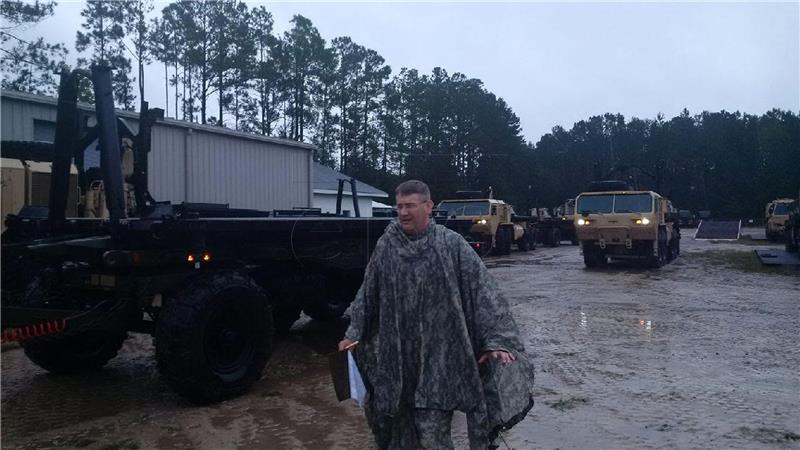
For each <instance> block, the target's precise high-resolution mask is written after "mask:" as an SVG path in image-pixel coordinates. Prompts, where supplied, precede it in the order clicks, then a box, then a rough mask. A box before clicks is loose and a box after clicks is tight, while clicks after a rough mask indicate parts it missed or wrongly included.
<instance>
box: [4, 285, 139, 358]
mask: <svg viewBox="0 0 800 450" xmlns="http://www.w3.org/2000/svg"><path fill="white" fill-rule="evenodd" d="M47 295H48V293H47V290H46V288H45V287H44V283H43V282H42V280H41V279H40V278H36V279H34V281H33V282H31V284H30V285H29V286H28V288H27V289H26V292H25V298H24V302H25V304H26V305H28V306H36V305H37V304H40V303H41V302H43V301H44V299H45V298H46V297H47ZM67 331H69V330H67ZM127 338H128V333H127V331H126V330H124V329H120V330H107V329H95V330H86V331H82V332H79V333H78V334H67V335H65V336H59V335H55V336H50V337H43V338H34V339H33V340H30V341H22V342H21V343H20V345H21V346H22V348H23V350H24V351H25V356H27V357H28V359H30V360H31V361H32V362H33V363H34V364H36V365H37V366H39V367H41V368H42V369H44V370H46V371H48V372H51V373H77V372H86V371H92V370H98V369H100V368H101V367H103V366H105V365H106V363H107V362H108V361H109V360H110V359H111V358H113V357H115V356H117V353H118V352H119V349H120V348H122V343H123V342H125V339H127Z"/></svg>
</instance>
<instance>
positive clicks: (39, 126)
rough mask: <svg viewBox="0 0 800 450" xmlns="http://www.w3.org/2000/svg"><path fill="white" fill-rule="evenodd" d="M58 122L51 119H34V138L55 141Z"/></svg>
mask: <svg viewBox="0 0 800 450" xmlns="http://www.w3.org/2000/svg"><path fill="white" fill-rule="evenodd" d="M55 138H56V123H55V122H51V121H49V120H39V119H33V140H34V141H39V142H55Z"/></svg>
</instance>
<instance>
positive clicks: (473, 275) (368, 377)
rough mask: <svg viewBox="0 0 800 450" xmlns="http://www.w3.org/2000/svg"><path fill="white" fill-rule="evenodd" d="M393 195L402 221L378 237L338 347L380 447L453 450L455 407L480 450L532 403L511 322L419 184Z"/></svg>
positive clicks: (482, 271) (474, 259)
mask: <svg viewBox="0 0 800 450" xmlns="http://www.w3.org/2000/svg"><path fill="white" fill-rule="evenodd" d="M396 195H397V212H398V220H396V221H394V222H392V223H391V224H390V225H389V226H388V227H387V228H386V231H385V232H384V234H383V236H382V237H381V238H380V240H379V241H378V244H377V246H376V248H375V251H374V253H373V255H372V258H371V259H370V262H369V264H368V266H367V269H366V273H365V276H364V282H363V284H362V286H361V288H360V289H359V291H358V294H357V295H356V298H355V300H354V302H353V304H352V305H351V307H350V317H351V323H350V327H349V328H348V330H347V332H346V333H345V338H344V339H343V340H342V341H341V342H340V343H339V350H345V349H349V348H353V349H354V351H355V357H356V360H357V363H358V365H359V368H360V371H361V374H362V376H363V378H364V381H365V385H366V386H367V391H368V396H367V402H366V405H365V414H366V416H367V421H368V422H369V425H370V427H371V428H372V431H373V433H374V434H375V439H376V442H377V444H378V447H379V448H381V449H385V448H391V449H414V448H426V449H427V448H431V449H446V448H453V443H452V440H451V437H450V426H451V421H452V416H453V411H454V410H459V411H463V412H466V413H467V419H468V428H469V440H470V447H471V448H472V449H486V448H488V447H489V446H490V443H491V441H492V440H493V439H494V437H495V436H496V434H497V432H498V431H499V430H502V429H507V427H510V426H511V425H513V424H514V423H516V422H518V421H519V420H521V419H522V418H523V417H524V416H525V414H526V413H527V412H528V410H529V409H530V408H531V406H532V405H533V402H532V397H531V395H530V392H531V388H532V383H533V372H532V370H531V368H530V366H529V365H528V363H527V359H526V358H525V354H524V346H523V344H522V342H521V341H520V338H519V333H518V331H517V326H516V324H515V323H514V320H513V318H512V317H511V313H510V311H509V308H508V305H507V304H506V302H505V300H504V299H503V297H502V296H501V295H500V294H499V293H498V289H497V287H496V285H495V283H494V281H493V279H492V277H491V276H490V275H489V273H488V272H487V270H486V267H485V266H484V265H483V262H482V261H481V259H480V258H479V257H478V255H477V254H476V253H475V252H474V251H473V250H472V248H471V247H470V246H469V244H467V242H466V241H465V240H464V239H463V238H462V237H461V236H460V235H458V234H457V233H455V232H453V231H451V230H448V229H447V228H445V227H443V226H441V225H436V224H435V223H434V222H433V220H431V219H429V215H430V212H431V210H432V208H433V203H432V202H431V200H430V191H429V190H428V187H427V186H426V185H425V183H422V182H420V181H414V180H412V181H407V182H405V183H403V184H401V185H400V186H398V188H397V190H396Z"/></svg>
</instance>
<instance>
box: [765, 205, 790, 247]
mask: <svg viewBox="0 0 800 450" xmlns="http://www.w3.org/2000/svg"><path fill="white" fill-rule="evenodd" d="M791 204H792V199H790V198H779V199H777V200H773V201H771V202H769V203H767V207H766V208H765V211H764V219H765V222H766V224H765V225H764V231H765V233H766V235H767V239H768V240H770V241H771V242H778V241H779V240H781V238H782V237H783V235H784V227H785V225H786V222H787V221H788V220H789V207H790V206H791Z"/></svg>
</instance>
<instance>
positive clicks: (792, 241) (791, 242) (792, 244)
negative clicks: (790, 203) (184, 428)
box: [784, 222, 800, 253]
mask: <svg viewBox="0 0 800 450" xmlns="http://www.w3.org/2000/svg"><path fill="white" fill-rule="evenodd" d="M798 233H800V230H797V229H796V227H794V226H793V225H792V224H791V223H790V222H787V223H786V226H785V227H784V243H785V245H786V251H787V252H789V253H797V251H798V241H800V239H798V238H797V235H798Z"/></svg>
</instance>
